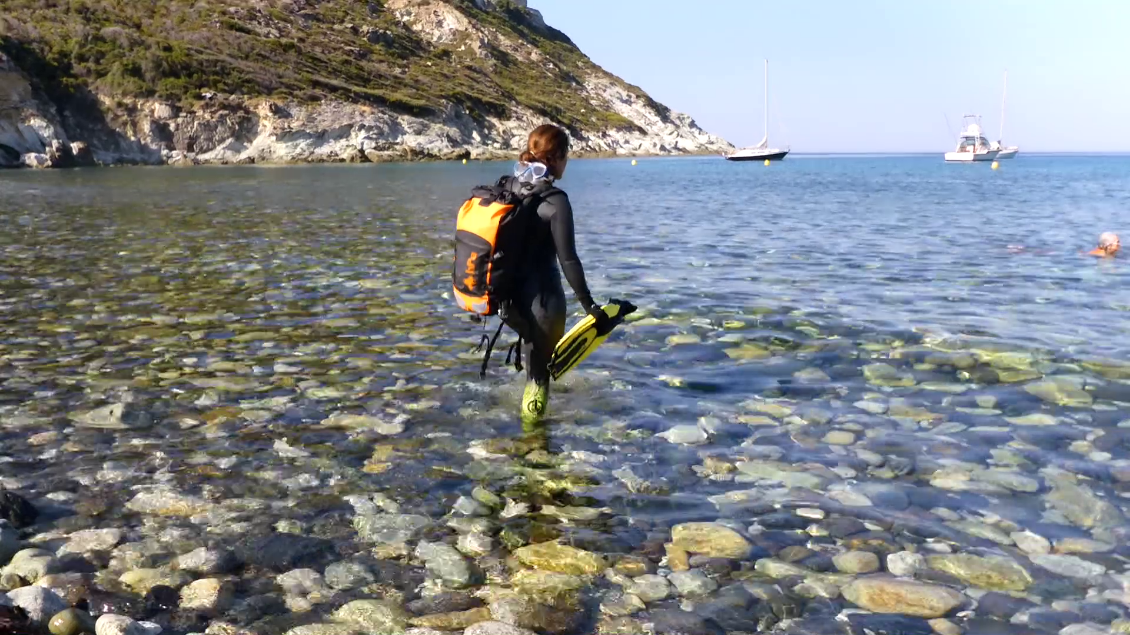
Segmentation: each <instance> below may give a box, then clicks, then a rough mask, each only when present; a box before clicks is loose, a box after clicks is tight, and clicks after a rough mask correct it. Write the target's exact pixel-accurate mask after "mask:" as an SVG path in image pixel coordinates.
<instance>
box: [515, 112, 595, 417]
mask: <svg viewBox="0 0 1130 635" xmlns="http://www.w3.org/2000/svg"><path fill="white" fill-rule="evenodd" d="M568 164H569V137H568V135H566V133H565V131H564V130H562V129H561V128H558V127H557V126H554V125H551V124H546V125H543V126H539V127H537V128H536V129H534V131H533V132H531V133H530V136H529V138H528V140H527V142H526V150H525V152H523V153H522V154H521V156H520V157H519V158H518V164H517V166H515V169H514V172H515V176H514V178H513V179H512V180H511V181H510V187H511V191H513V192H514V193H515V194H517V195H518V196H519V197H521V198H523V199H525V198H527V197H529V196H531V195H537V196H538V201H539V202H538V204H537V207H536V214H531V215H530V223H529V226H528V228H527V231H526V249H525V258H524V259H523V263H522V265H521V266H519V268H518V270H517V278H516V280H515V287H514V296H513V299H512V301H511V306H510V311H509V312H508V313H507V315H506V316H504V318H503V319H504V320H505V321H506V323H507V325H509V326H510V328H512V329H514V331H515V332H516V333H518V336H519V337H521V338H522V341H523V347H522V348H523V350H522V354H523V355H524V356H525V357H526V367H527V372H526V389H525V391H523V393H522V420H523V421H536V420H538V419H540V418H541V417H542V416H543V415H544V414H545V412H546V407H547V405H548V401H549V380H550V373H549V360H550V356H551V355H552V354H553V349H554V347H556V346H557V342H559V341H560V340H561V336H562V335H564V334H565V290H564V289H563V287H562V286H561V272H564V274H565V279H566V280H567V281H568V282H569V286H570V287H571V288H572V289H573V293H574V295H576V297H577V301H578V302H580V303H581V307H582V308H583V309H584V310H585V313H588V314H589V315H592V316H593V317H594V319H596V321H597V323H598V327H597V328H598V329H601V328H602V327H605V325H606V323H607V322H608V321H609V318H608V316H607V315H605V313H604V311H602V310H601V309H600V307H599V306H597V305H596V303H595V302H594V301H593V298H592V293H591V292H590V291H589V287H588V283H587V281H586V280H585V270H584V267H583V266H582V265H581V257H580V256H579V255H577V245H576V237H575V234H574V230H573V206H572V205H571V204H570V203H569V197H568V195H566V194H565V192H563V191H561V190H560V189H558V188H556V187H554V186H553V184H554V182H555V181H557V180H560V179H561V178H562V177H564V176H565V167H566V166H567V165H568ZM558 262H560V264H561V272H559V271H558V269H557V263H558Z"/></svg>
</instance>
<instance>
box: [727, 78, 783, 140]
mask: <svg viewBox="0 0 1130 635" xmlns="http://www.w3.org/2000/svg"><path fill="white" fill-rule="evenodd" d="M788 153H789V148H785V149H784V150H781V149H779V148H770V147H769V60H765V137H764V138H763V139H761V143H759V144H757V145H755V146H751V147H748V148H742V149H741V150H735V151H734V152H731V153H730V154H726V155H723V156H724V157H725V158H726V160H727V161H778V160H780V159H783V158H785V155H786V154H788Z"/></svg>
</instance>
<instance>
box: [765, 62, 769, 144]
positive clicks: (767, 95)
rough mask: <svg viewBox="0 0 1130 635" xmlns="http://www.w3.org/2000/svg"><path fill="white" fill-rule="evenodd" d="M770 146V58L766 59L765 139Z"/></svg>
mask: <svg viewBox="0 0 1130 635" xmlns="http://www.w3.org/2000/svg"><path fill="white" fill-rule="evenodd" d="M764 143H765V145H766V147H768V146H769V60H768V59H766V60H765V141H764Z"/></svg>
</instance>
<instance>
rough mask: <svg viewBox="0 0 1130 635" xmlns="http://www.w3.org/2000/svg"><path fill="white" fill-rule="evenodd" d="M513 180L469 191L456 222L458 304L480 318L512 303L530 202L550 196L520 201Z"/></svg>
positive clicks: (453, 275) (454, 282)
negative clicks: (514, 189) (512, 184)
mask: <svg viewBox="0 0 1130 635" xmlns="http://www.w3.org/2000/svg"><path fill="white" fill-rule="evenodd" d="M512 178H513V177H507V176H504V177H502V178H501V179H499V180H498V183H495V184H494V185H480V186H478V187H476V188H474V189H473V190H471V198H469V199H467V200H466V201H465V202H464V203H463V206H462V207H460V208H459V216H458V219H457V221H456V223H455V261H454V264H453V266H452V270H451V284H452V287H453V289H454V291H455V303H456V304H458V305H459V307H460V308H461V309H463V310H465V311H470V312H471V313H475V314H476V315H479V316H481V317H488V316H491V315H496V314H498V312H499V309H500V307H501V306H502V305H503V304H504V303H505V302H506V301H507V300H509V299H510V295H511V294H512V292H513V286H514V279H515V275H516V273H517V268H518V267H520V266H521V264H522V256H523V255H524V254H525V247H526V242H527V240H528V236H527V230H528V227H529V215H528V214H529V212H530V209H531V207H532V205H531V203H532V202H535V201H537V200H539V199H540V198H541V197H544V196H545V195H546V194H547V193H548V192H538V193H537V194H535V195H532V196H528V197H526V198H522V197H520V196H519V195H518V194H516V193H514V192H513V191H512V190H511V189H510V187H509V184H510V180H511V179H512Z"/></svg>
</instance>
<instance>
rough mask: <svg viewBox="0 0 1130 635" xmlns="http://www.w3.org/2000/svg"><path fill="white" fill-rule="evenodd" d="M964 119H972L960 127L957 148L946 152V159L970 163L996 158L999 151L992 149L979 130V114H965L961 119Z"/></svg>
mask: <svg viewBox="0 0 1130 635" xmlns="http://www.w3.org/2000/svg"><path fill="white" fill-rule="evenodd" d="M966 120H972V123H970V124H968V125H965V127H964V129H962V131H961V137H960V138H959V139H958V140H957V149H956V150H954V151H953V152H947V153H946V161H950V162H956V163H970V162H974V161H992V160H994V159H996V158H997V155H998V154H1000V151H999V150H994V149H993V148H992V147H991V145H990V144H989V140H988V139H986V138H985V135H984V134H983V133H982V132H981V115H965V116H964V117H962V121H963V122H964V121H966ZM963 125H964V124H963Z"/></svg>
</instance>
